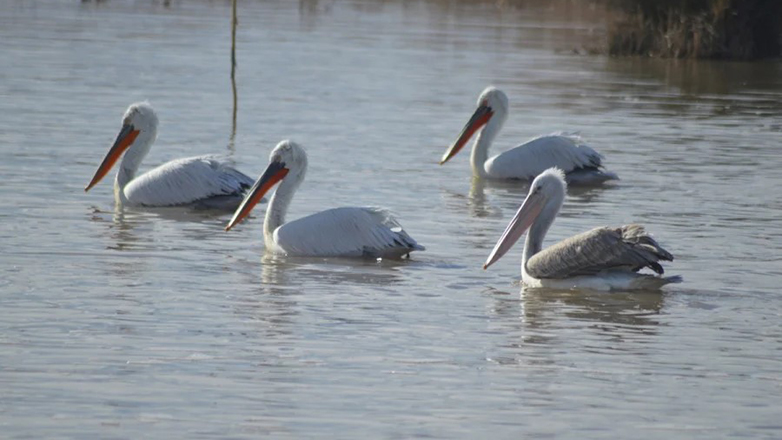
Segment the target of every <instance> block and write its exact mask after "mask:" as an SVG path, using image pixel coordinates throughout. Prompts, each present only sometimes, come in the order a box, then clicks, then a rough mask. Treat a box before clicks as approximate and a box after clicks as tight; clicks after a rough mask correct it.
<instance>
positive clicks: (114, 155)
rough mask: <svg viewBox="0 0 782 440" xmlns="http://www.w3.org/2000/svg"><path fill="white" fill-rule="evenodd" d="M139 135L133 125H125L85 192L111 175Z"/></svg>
mask: <svg viewBox="0 0 782 440" xmlns="http://www.w3.org/2000/svg"><path fill="white" fill-rule="evenodd" d="M138 133H139V131H138V130H136V129H135V128H134V127H133V124H124V125H123V126H122V130H120V132H119V134H118V135H117V139H116V140H115V141H114V145H112V146H111V149H110V150H109V152H108V154H106V157H104V158H103V162H101V164H100V166H99V167H98V171H95V175H94V176H92V180H90V183H89V185H87V186H86V187H85V188H84V191H85V192H86V191H89V190H90V188H92V187H93V186H95V185H96V184H97V183H98V182H100V180H101V179H103V178H104V177H106V174H108V173H109V171H110V170H111V167H113V166H114V164H115V163H116V162H117V159H119V158H120V156H122V153H124V152H125V150H127V149H128V147H130V146H131V145H133V141H135V140H136V137H137V136H138Z"/></svg>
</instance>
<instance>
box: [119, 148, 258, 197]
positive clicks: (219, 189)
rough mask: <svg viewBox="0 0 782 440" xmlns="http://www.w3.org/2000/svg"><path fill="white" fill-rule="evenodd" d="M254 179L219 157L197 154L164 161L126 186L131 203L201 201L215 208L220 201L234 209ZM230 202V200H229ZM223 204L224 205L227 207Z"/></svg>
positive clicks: (126, 195)
mask: <svg viewBox="0 0 782 440" xmlns="http://www.w3.org/2000/svg"><path fill="white" fill-rule="evenodd" d="M252 184H253V180H252V179H251V178H250V177H249V176H246V175H244V174H243V173H241V172H240V171H237V170H236V169H234V168H231V167H230V166H228V165H227V164H226V162H225V158H222V157H219V156H196V157H187V158H183V159H176V160H172V161H170V162H166V163H164V164H163V165H160V166H159V167H157V168H154V169H152V170H150V171H147V172H146V173H144V174H142V175H141V176H139V177H137V178H135V179H133V180H131V181H130V183H128V184H127V185H126V186H125V191H124V193H125V197H126V198H127V199H128V201H129V202H130V203H131V204H133V205H141V206H171V205H187V204H193V203H196V204H200V205H203V207H209V206H212V207H218V206H221V205H223V203H221V198H224V199H222V201H225V202H227V205H230V208H229V209H236V207H237V206H238V205H239V203H241V201H242V199H243V198H244V191H245V190H247V189H248V188H250V187H251V186H252ZM231 201H232V202H231ZM227 205H226V207H228V206H227Z"/></svg>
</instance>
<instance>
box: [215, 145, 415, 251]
mask: <svg viewBox="0 0 782 440" xmlns="http://www.w3.org/2000/svg"><path fill="white" fill-rule="evenodd" d="M306 170H307V154H306V153H305V152H304V149H303V148H301V147H300V146H299V145H297V144H296V143H294V142H291V141H288V140H285V141H282V142H280V143H279V144H277V146H276V147H275V148H274V150H272V153H271V156H270V157H269V166H268V167H267V168H266V171H264V173H263V174H262V175H261V177H260V178H259V179H258V181H257V182H255V185H254V186H253V187H252V189H250V191H249V192H248V194H247V197H246V198H245V199H244V202H242V205H241V206H239V209H237V210H236V213H235V214H234V216H233V218H232V219H231V221H230V222H229V223H228V226H226V227H225V230H226V231H227V230H229V229H231V228H232V227H233V226H234V225H236V224H237V223H239V222H240V221H241V220H242V219H243V218H244V217H246V216H247V215H248V214H249V213H250V211H251V210H252V209H253V207H254V206H255V204H256V203H258V201H259V200H260V199H261V197H263V195H264V194H265V193H266V192H267V191H269V190H270V189H271V188H272V187H273V186H274V185H275V184H276V183H277V182H280V181H281V182H280V186H279V187H278V188H277V190H276V191H275V192H274V196H272V198H271V201H270V202H269V205H268V207H267V208H266V219H265V220H264V222H263V238H264V242H265V243H266V249H268V250H271V251H273V252H278V253H283V254H287V255H294V256H313V257H373V258H400V257H402V256H403V255H406V254H409V253H410V252H412V251H417V250H424V247H423V246H421V245H419V244H418V243H416V241H415V240H414V239H413V238H412V237H410V236H409V235H407V233H406V232H405V231H404V230H403V229H402V227H401V226H400V225H399V223H398V222H397V221H396V219H394V217H393V216H391V214H390V213H389V212H388V211H387V210H385V209H383V208H374V207H372V208H335V209H329V210H326V211H321V212H318V213H315V214H312V215H308V216H306V217H302V218H300V219H298V220H294V221H291V222H288V223H285V213H286V211H287V210H288V204H290V202H291V199H292V198H293V193H294V192H295V191H296V189H297V188H298V187H299V185H300V184H301V182H302V181H303V180H304V174H305V172H306Z"/></svg>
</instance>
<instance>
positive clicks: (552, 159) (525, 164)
mask: <svg viewBox="0 0 782 440" xmlns="http://www.w3.org/2000/svg"><path fill="white" fill-rule="evenodd" d="M602 163H603V157H602V156H601V155H600V153H598V152H597V151H595V150H593V149H592V148H591V147H590V146H588V145H587V144H586V143H584V141H583V139H582V138H581V136H579V135H578V134H577V133H552V134H549V135H544V136H540V137H536V138H534V139H531V140H529V141H527V142H525V143H523V144H522V145H519V146H518V147H516V148H513V149H510V150H508V151H505V152H503V153H500V154H498V155H497V156H494V157H492V158H490V159H489V160H487V161H486V164H485V167H486V172H487V173H489V175H491V176H492V177H497V178H502V179H530V180H531V179H534V178H535V176H537V175H538V174H540V173H542V172H543V171H545V170H547V169H549V168H551V167H557V168H559V169H561V170H562V171H563V172H565V173H569V172H571V171H574V170H578V169H581V168H599V167H600V166H602Z"/></svg>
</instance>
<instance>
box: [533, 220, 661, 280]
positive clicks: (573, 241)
mask: <svg viewBox="0 0 782 440" xmlns="http://www.w3.org/2000/svg"><path fill="white" fill-rule="evenodd" d="M659 261H673V255H671V254H670V253H669V252H668V251H666V250H665V249H663V248H662V247H661V246H660V245H659V244H658V243H657V242H656V241H655V240H654V239H653V238H652V237H651V236H649V235H648V234H647V233H646V231H645V230H644V228H643V226H641V225H638V224H631V225H625V226H622V227H619V228H609V227H603V228H596V229H592V230H591V231H587V232H584V233H582V234H579V235H576V236H573V237H570V238H568V239H566V240H563V241H561V242H559V243H557V244H555V245H553V246H551V247H548V248H546V249H544V250H542V251H541V252H539V253H537V254H535V255H534V256H533V257H532V258H530V259H529V260H528V261H527V272H528V273H529V274H530V275H532V276H534V277H536V278H568V277H574V276H579V275H594V274H596V273H598V272H601V271H604V270H626V271H632V272H636V271H638V270H641V269H643V268H644V267H648V268H650V269H652V270H653V271H655V272H656V273H658V274H662V273H663V272H664V271H663V268H662V266H661V265H660V263H659Z"/></svg>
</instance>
